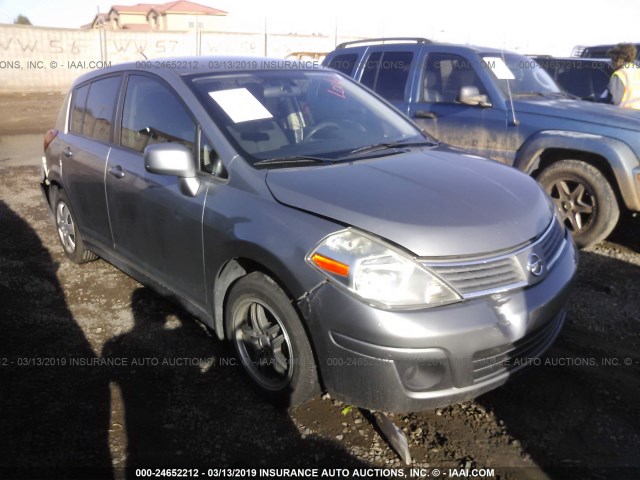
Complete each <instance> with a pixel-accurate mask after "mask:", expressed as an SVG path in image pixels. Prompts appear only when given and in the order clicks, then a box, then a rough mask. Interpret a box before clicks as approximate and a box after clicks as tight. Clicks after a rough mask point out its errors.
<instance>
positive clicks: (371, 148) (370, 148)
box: [340, 140, 439, 159]
mask: <svg viewBox="0 0 640 480" xmlns="http://www.w3.org/2000/svg"><path fill="white" fill-rule="evenodd" d="M438 143H439V142H434V141H430V140H419V141H417V142H416V141H414V142H407V141H399V142H389V143H374V144H373V145H366V146H364V147H359V148H356V149H355V150H351V151H350V152H349V153H347V154H346V155H343V156H341V157H340V159H343V158H347V157H351V156H353V155H358V154H360V153H371V152H378V151H380V150H388V149H392V148H403V147H421V146H424V145H429V146H431V147H433V146H436V145H438Z"/></svg>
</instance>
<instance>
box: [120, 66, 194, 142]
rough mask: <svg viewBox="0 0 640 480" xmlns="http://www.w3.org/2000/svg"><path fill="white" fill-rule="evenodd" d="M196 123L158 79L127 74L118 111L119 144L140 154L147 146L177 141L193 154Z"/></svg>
mask: <svg viewBox="0 0 640 480" xmlns="http://www.w3.org/2000/svg"><path fill="white" fill-rule="evenodd" d="M195 140H196V123H195V122H194V120H193V118H191V115H190V114H189V112H188V111H187V109H186V108H185V107H184V106H183V105H182V103H180V101H179V100H178V99H177V98H176V96H175V95H174V94H173V92H172V91H171V90H170V89H169V88H168V87H167V86H165V85H164V84H163V83H161V82H160V81H158V80H155V79H153V78H150V77H147V76H143V75H131V76H129V81H128V82H127V91H126V94H125V98H124V107H123V111H122V130H121V137H120V143H121V145H122V146H123V147H127V148H132V149H134V150H137V151H139V152H142V151H143V150H144V148H145V147H146V146H147V145H152V144H154V143H164V142H180V143H182V144H183V145H185V146H187V147H189V148H190V149H191V151H194V144H195Z"/></svg>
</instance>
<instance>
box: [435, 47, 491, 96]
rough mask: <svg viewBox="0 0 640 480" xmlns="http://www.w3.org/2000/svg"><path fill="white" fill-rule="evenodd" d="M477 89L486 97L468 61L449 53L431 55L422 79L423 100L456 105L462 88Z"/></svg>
mask: <svg viewBox="0 0 640 480" xmlns="http://www.w3.org/2000/svg"><path fill="white" fill-rule="evenodd" d="M463 86H464V87H476V88H477V89H478V93H479V94H480V95H486V94H487V91H486V89H485V88H484V85H483V84H482V82H481V80H480V78H479V77H478V74H477V73H476V71H475V70H474V69H473V67H472V66H471V64H470V63H469V61H468V60H466V59H464V58H463V57H460V56H458V55H451V54H448V53H430V54H429V56H428V57H427V61H426V63H425V68H424V75H423V78H422V100H423V101H425V102H435V103H455V102H456V101H457V100H458V96H459V94H460V88H461V87H463Z"/></svg>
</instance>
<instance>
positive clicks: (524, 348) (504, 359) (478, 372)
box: [473, 312, 565, 382]
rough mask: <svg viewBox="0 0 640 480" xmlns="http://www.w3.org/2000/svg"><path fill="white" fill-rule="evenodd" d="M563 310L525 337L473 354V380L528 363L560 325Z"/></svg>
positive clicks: (537, 354)
mask: <svg viewBox="0 0 640 480" xmlns="http://www.w3.org/2000/svg"><path fill="white" fill-rule="evenodd" d="M564 315H565V314H564V312H561V313H560V314H559V315H558V316H557V317H556V318H554V319H553V320H552V321H550V322H548V323H547V324H546V325H544V326H543V327H541V328H539V329H538V330H536V331H534V332H532V333H530V334H529V335H527V336H526V337H524V338H522V339H520V340H518V341H516V342H513V343H509V344H506V345H502V346H500V347H494V348H489V349H487V350H481V351H479V352H476V353H475V354H474V355H473V380H474V381H476V382H477V381H480V380H485V379H486V378H487V377H490V376H494V375H498V374H500V373H503V372H506V371H507V370H513V369H515V368H518V367H520V366H523V365H529V364H531V363H532V361H533V360H534V359H535V358H537V357H538V356H539V355H540V354H542V352H544V350H545V349H546V348H547V346H548V345H549V343H550V342H551V341H552V340H553V339H554V338H555V336H556V335H557V333H558V331H559V330H560V328H561V327H562V322H563V321H564Z"/></svg>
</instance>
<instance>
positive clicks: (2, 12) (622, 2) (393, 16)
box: [0, 0, 640, 56]
mask: <svg viewBox="0 0 640 480" xmlns="http://www.w3.org/2000/svg"><path fill="white" fill-rule="evenodd" d="M135 3H139V2H137V1H132V0H116V1H105V0H58V1H57V2H48V1H43V0H0V23H13V20H14V19H15V18H16V17H17V16H18V15H19V14H22V15H25V16H26V17H28V18H29V20H30V21H31V23H32V24H33V25H37V26H51V27H60V28H78V27H79V26H80V25H83V24H86V23H90V22H91V20H92V19H93V17H94V16H95V14H96V12H97V11H98V9H99V11H100V12H108V11H109V9H110V8H111V5H112V4H120V5H122V4H135ZM140 3H153V0H143V1H141V2H140ZM159 3H164V2H162V1H161V2H159ZM197 3H201V4H203V5H207V6H210V7H214V8H218V9H220V10H224V11H226V12H228V13H229V21H230V22H231V23H233V25H237V26H238V30H241V31H251V30H257V31H264V28H265V25H266V26H267V31H268V32H271V33H298V34H313V33H315V34H324V35H327V36H330V37H333V36H334V35H335V33H336V31H337V32H338V34H339V35H352V36H363V37H391V36H420V37H427V38H430V39H432V40H436V41H441V42H451V43H471V44H475V45H482V46H486V47H496V48H505V49H507V50H515V51H519V52H522V53H529V54H551V55H557V56H563V55H564V56H568V55H570V54H571V52H572V50H573V48H574V46H576V45H594V44H599V43H618V42H623V41H627V42H640V33H638V29H637V21H636V20H637V19H638V18H640V2H637V1H632V0H606V2H605V1H604V0H586V1H578V0H565V1H558V0H536V1H535V2H522V1H521V2H516V1H513V0H512V1H504V0H484V1H482V2H480V1H477V0H455V1H437V2H436V1H432V0H394V1H393V2H388V3H381V2H380V3H374V2H371V1H363V0H351V1H347V0H322V1H319V2H304V1H302V0H199V1H198V2H197ZM382 6H384V7H385V8H382ZM620 12H622V14H621V13H620ZM615 18H620V19H621V20H618V21H614V19H615Z"/></svg>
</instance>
